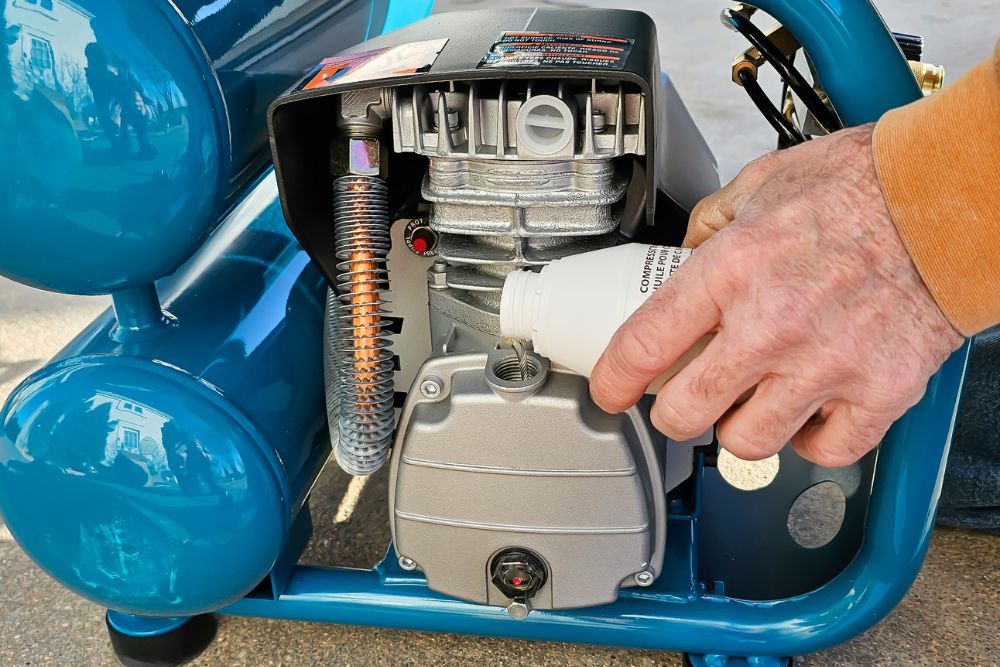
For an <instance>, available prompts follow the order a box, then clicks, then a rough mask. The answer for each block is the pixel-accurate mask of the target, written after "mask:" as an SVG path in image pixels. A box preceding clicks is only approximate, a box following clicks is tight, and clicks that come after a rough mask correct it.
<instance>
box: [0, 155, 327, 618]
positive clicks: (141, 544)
mask: <svg viewBox="0 0 1000 667" xmlns="http://www.w3.org/2000/svg"><path fill="white" fill-rule="evenodd" d="M160 288H161V292H162V293H163V295H164V306H165V308H166V309H167V310H168V311H169V312H170V313H171V314H172V315H173V316H174V317H175V318H176V321H175V323H174V324H173V325H171V326H165V327H162V328H159V329H156V330H150V331H145V332H142V333H140V334H136V335H132V336H125V337H124V340H123V342H119V341H116V340H115V338H121V336H116V335H113V334H114V332H115V327H116V326H117V324H116V323H115V320H114V318H113V316H112V314H111V312H110V311H109V312H108V313H105V314H104V315H103V316H101V317H100V318H98V319H97V320H96V321H95V322H94V323H93V324H91V325H90V326H89V327H88V328H87V329H85V330H84V331H83V332H82V333H81V334H80V335H79V336H77V338H76V339H75V340H73V341H72V342H71V343H70V344H69V345H68V346H67V347H66V348H65V349H64V350H63V351H62V352H60V353H59V354H58V355H56V357H55V358H54V359H53V360H52V361H51V362H50V363H49V364H48V365H47V366H45V367H44V368H42V369H41V370H39V371H38V372H37V373H35V374H33V375H31V376H30V377H28V378H27V379H26V380H25V381H24V382H22V383H21V384H20V385H19V386H18V387H17V388H16V389H15V390H14V391H13V393H12V394H11V396H10V398H9V399H8V400H7V402H6V404H5V405H4V406H3V408H2V410H0V516H2V517H3V519H4V521H5V522H6V524H7V526H8V528H9V529H10V531H11V533H12V534H13V535H14V537H15V538H16V539H17V541H18V543H19V544H20V545H21V546H22V547H23V548H24V550H25V551H26V552H27V553H28V555H29V556H31V557H32V559H33V560H35V561H36V562H37V563H38V564H39V565H40V566H41V567H42V568H43V569H44V570H46V571H47V572H48V573H49V574H51V575H52V576H53V577H55V578H56V579H57V580H59V581H60V582H62V583H63V584H64V585H66V586H67V587H69V588H70V589H72V590H74V591H76V592H77V593H79V594H80V595H83V596H84V597H87V598H89V599H90V600H93V601H94V602H97V603H98V604H102V605H105V606H107V607H110V608H112V609H116V610H119V611H127V612H130V613H135V614H146V615H161V616H182V615H188V614H195V613H199V612H203V611H208V610H211V609H216V608H219V607H221V606H222V605H224V604H226V603H228V602H231V601H233V600H236V599H237V598H239V597H240V596H242V595H244V594H246V593H247V592H248V591H250V590H251V589H253V588H254V587H255V585H256V584H258V583H259V582H260V581H261V580H262V579H263V578H264V577H265V576H266V575H267V574H268V572H269V571H270V569H271V567H272V565H274V563H275V560H276V559H277V557H278V554H279V552H280V551H281V549H282V548H283V546H284V545H285V544H286V542H287V541H288V539H289V530H290V528H291V525H292V522H293V521H294V520H295V517H296V515H297V514H298V512H299V510H300V509H301V507H302V504H303V502H304V500H305V496H306V494H307V493H308V491H309V489H310V487H311V486H312V483H313V481H314V480H315V478H316V476H317V474H318V473H319V470H320V468H321V466H322V465H323V463H324V462H325V460H326V459H327V457H328V454H329V451H330V445H329V438H328V436H327V433H326V429H325V428H324V426H325V420H324V411H323V405H324V398H323V383H322V346H321V337H322V313H323V297H324V295H325V283H324V282H323V280H322V278H321V277H320V275H319V273H318V271H316V270H315V269H314V268H313V266H312V264H311V263H310V262H309V258H308V256H307V255H306V253H305V252H304V251H303V250H302V249H301V248H300V247H299V245H298V243H297V242H296V241H295V239H294V238H292V237H291V235H290V233H289V232H288V229H287V227H286V226H285V224H284V220H283V219H282V216H281V210H280V206H279V204H278V201H277V188H276V186H275V183H274V178H273V175H269V176H267V178H265V179H264V181H262V182H261V183H260V184H259V185H257V186H256V187H255V188H254V190H253V191H252V192H251V193H250V194H249V196H248V197H247V198H246V199H245V200H244V201H243V202H242V203H241V204H240V205H239V206H238V207H237V208H236V210H235V211H234V212H233V214H232V215H231V216H230V217H229V219H228V220H227V221H226V222H225V223H223V225H222V226H221V227H220V228H219V229H218V230H217V231H216V233H215V234H214V235H213V236H212V238H211V239H210V240H209V242H208V243H207V244H206V245H205V246H204V247H203V248H202V249H201V250H200V251H199V252H198V253H197V254H196V255H195V256H194V257H193V258H192V259H191V261H190V262H188V264H187V265H186V266H185V267H184V268H182V269H181V271H179V272H178V273H177V275H176V276H175V277H174V278H172V279H170V280H169V281H167V282H165V283H161V285H160Z"/></svg>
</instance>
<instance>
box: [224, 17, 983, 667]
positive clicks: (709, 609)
mask: <svg viewBox="0 0 1000 667" xmlns="http://www.w3.org/2000/svg"><path fill="white" fill-rule="evenodd" d="M755 4H756V5H757V6H758V7H760V8H761V9H762V10H764V11H767V12H768V13H770V14H771V15H773V16H774V17H775V18H776V19H777V20H778V21H780V22H782V23H783V24H785V25H786V26H788V27H789V28H790V29H791V30H792V32H793V33H795V34H796V36H797V37H798V38H799V40H800V42H801V43H802V44H803V45H804V47H805V48H806V50H807V51H808V52H809V54H810V57H811V58H812V60H813V63H814V64H815V66H816V69H817V71H818V73H819V77H820V78H821V80H822V83H823V85H824V87H825V89H826V91H827V93H828V94H829V96H830V99H831V100H832V101H833V103H834V104H835V106H836V108H837V110H838V113H839V114H840V115H841V118H842V119H843V120H844V122H845V123H846V124H848V125H857V124H860V123H865V122H870V121H874V120H877V119H878V117H879V116H880V115H881V114H882V113H884V112H885V111H887V110H889V109H891V108H893V107H896V106H899V105H902V104H906V103H908V102H911V101H914V100H916V99H918V98H919V96H920V92H919V90H918V88H917V86H916V83H915V82H914V80H913V77H912V75H911V74H910V71H909V69H908V67H907V65H906V63H905V61H904V59H903V58H902V56H901V54H900V52H899V49H898V47H897V46H896V44H895V41H894V40H893V39H892V37H891V35H890V33H889V31H888V29H887V28H886V27H885V25H884V24H883V23H882V21H881V19H880V17H879V16H878V13H877V12H876V10H875V9H874V7H873V6H872V5H871V4H870V3H869V2H867V1H866V0H814V1H812V2H803V1H801V0H757V2H755ZM969 349H970V346H969V345H968V344H966V345H965V346H963V347H962V349H961V350H959V351H958V352H956V353H955V354H954V355H953V356H952V357H951V358H950V359H949V360H948V361H947V362H946V363H945V364H944V366H943V367H942V368H941V370H940V371H939V372H938V373H937V374H936V375H935V376H934V377H933V378H932V379H931V381H930V383H929V385H928V389H927V392H926V395H925V396H924V398H923V399H922V400H921V401H920V402H919V403H918V404H917V405H916V406H915V407H914V408H912V409H911V410H910V411H909V412H908V413H907V414H906V415H905V416H904V417H903V418H901V419H900V420H899V421H898V422H897V423H896V424H895V425H894V426H893V427H892V429H891V430H890V432H889V433H888V434H887V436H886V438H885V440H884V441H883V443H882V445H881V448H880V451H879V454H878V462H877V468H876V475H875V480H874V485H873V489H872V493H871V500H870V505H869V515H868V518H867V523H866V530H865V537H864V540H863V543H862V545H861V548H860V550H859V552H858V554H857V556H856V557H855V558H854V560H853V561H852V562H851V564H850V565H849V566H848V567H847V568H846V569H845V570H844V571H842V572H841V573H840V574H839V575H837V576H836V577H834V578H833V579H832V580H831V581H829V582H828V583H827V584H825V585H823V586H821V587H820V588H819V589H817V590H815V591H812V592H810V593H808V594H804V595H799V596H796V597H791V598H786V599H780V600H770V601H749V600H738V599H733V598H728V597H725V596H723V595H718V594H713V593H709V592H706V591H704V590H703V589H702V588H701V585H700V584H699V582H698V578H697V569H696V568H697V566H696V550H697V541H696V538H695V526H696V523H697V516H694V517H673V518H672V519H671V526H670V531H668V535H669V536H670V537H669V539H668V541H669V542H670V544H669V545H668V551H669V555H668V563H666V564H665V567H664V570H665V571H666V572H667V573H672V574H670V575H667V576H665V577H662V578H661V579H660V580H659V581H657V582H656V584H655V585H654V586H653V587H652V588H649V589H626V590H623V591H622V594H621V597H620V599H619V600H618V601H617V602H615V603H613V604H610V605H606V606H602V607H595V608H589V609H578V610H564V611H535V612H533V613H532V614H531V615H530V616H529V617H528V618H527V619H525V620H522V621H516V620H513V619H511V618H510V617H508V615H507V614H506V612H505V611H504V610H502V609H498V608H494V607H487V606H482V605H477V604H472V603H469V602H465V601H462V600H456V599H452V598H448V597H445V596H443V595H439V594H437V593H435V592H433V591H431V590H430V589H428V588H427V586H426V582H425V580H424V579H423V578H422V576H420V575H419V574H414V573H411V572H405V571H402V570H401V569H399V567H398V565H397V564H396V562H395V554H394V553H393V551H392V549H391V548H390V550H389V553H388V554H387V557H386V558H385V559H384V560H383V561H382V563H380V564H379V565H378V566H376V567H375V568H374V569H373V570H368V571H364V570H350V569H343V568H321V567H302V566H300V567H297V568H296V569H295V570H294V571H293V573H292V575H291V577H290V578H289V579H288V581H287V585H286V586H285V587H284V589H283V590H282V591H281V592H280V595H276V596H275V597H274V598H273V599H260V598H255V599H251V598H244V599H242V600H240V601H238V602H236V603H234V604H233V605H230V606H229V607H226V608H225V609H223V610H221V613H225V614H234V615H244V616H264V617H270V618H283V619H297V620H303V621H323V622H329V623H349V624H360V625H373V626H381V627H392V628H406V629H412V630H425V631H438V632H457V633H468V634H478V635H492V636H498V637H513V638H520V639H539V640H549V641H570V642H585V643H596V644H608V645H618V646H629V647H637V648H649V649H662V650H674V651H684V652H688V653H691V654H695V656H696V659H697V660H698V661H699V662H700V663H701V664H709V665H710V664H723V662H724V660H725V658H726V656H751V657H750V658H748V659H746V660H744V662H745V664H755V665H762V666H763V665H779V664H783V662H784V659H783V658H782V656H788V655H795V654H799V653H805V652H812V651H817V650H821V649H824V648H826V647H829V646H832V645H834V644H837V643H840V642H843V641H846V640H848V639H850V638H852V637H854V636H856V635H858V634H860V633H862V632H864V631H865V630H867V629H868V628H870V627H871V626H872V625H874V624H875V623H877V622H878V621H879V620H880V619H881V618H883V617H884V616H885V615H886V614H887V613H888V612H889V611H890V610H891V609H892V608H893V607H894V606H895V605H896V604H897V603H898V602H899V600H900V599H901V598H902V597H903V595H904V594H905V593H906V591H907V590H908V589H909V587H910V585H911V584H912V583H913V580H914V579H915V577H916V575H917V572H918V571H919V569H920V565H921V563H922V562H923V558H924V555H925V553H926V551H927V547H928V544H929V541H930V537H931V531H932V527H933V521H934V514H935V507H936V503H937V499H938V495H939V493H940V488H941V481H942V478H943V474H944V469H945V463H946V461H947V455H948V448H949V444H950V439H951V432H952V428H953V424H954V418H955V413H956V408H957V403H958V396H959V392H960V390H961V385H962V379H963V376H964V371H965V365H966V361H967V358H968V354H969ZM915 453H919V454H918V455H915Z"/></svg>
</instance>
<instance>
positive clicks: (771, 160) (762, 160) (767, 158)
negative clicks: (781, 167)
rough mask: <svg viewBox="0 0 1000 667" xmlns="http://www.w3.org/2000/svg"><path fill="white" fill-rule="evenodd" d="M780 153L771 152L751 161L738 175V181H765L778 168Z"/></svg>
mask: <svg viewBox="0 0 1000 667" xmlns="http://www.w3.org/2000/svg"><path fill="white" fill-rule="evenodd" d="M777 163H778V152H777V151H771V152H769V153H764V154H763V155H761V156H760V157H758V158H756V159H754V160H751V161H750V162H748V163H747V164H746V166H744V167H743V168H742V169H741V170H740V173H739V174H738V175H737V178H738V179H741V180H743V179H747V180H750V181H752V182H755V183H757V182H759V181H761V180H763V179H765V178H766V177H767V176H768V175H770V174H771V172H773V171H774V170H775V168H777Z"/></svg>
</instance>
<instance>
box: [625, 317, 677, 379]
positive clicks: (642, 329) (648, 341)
mask: <svg viewBox="0 0 1000 667" xmlns="http://www.w3.org/2000/svg"><path fill="white" fill-rule="evenodd" d="M662 336H663V331H662V330H661V328H660V327H659V326H658V325H657V324H656V322H655V321H654V318H652V317H649V316H643V317H640V318H637V319H635V320H633V321H631V322H629V323H628V324H627V325H626V326H625V327H624V328H622V330H621V331H620V332H619V337H618V340H617V345H615V346H614V347H613V348H612V350H613V353H614V354H613V355H612V359H613V361H614V362H616V363H615V366H617V367H618V368H619V369H620V370H626V371H628V370H631V371H634V372H637V373H643V374H645V373H652V372H657V371H658V370H659V368H660V365H661V363H662V361H661V360H662V359H663V354H664V352H663V346H662V345H661V343H660V340H661V337H662Z"/></svg>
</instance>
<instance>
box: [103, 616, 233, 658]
mask: <svg viewBox="0 0 1000 667" xmlns="http://www.w3.org/2000/svg"><path fill="white" fill-rule="evenodd" d="M105 623H106V624H107V626H108V637H109V638H110V639H111V649H112V650H113V651H114V652H115V657H117V658H118V660H119V662H121V663H122V664H123V665H125V667H177V666H178V665H183V664H184V663H186V662H189V661H191V660H194V659H195V658H197V657H198V656H199V655H201V653H202V651H204V650H205V649H206V648H208V646H209V644H211V643H212V640H213V639H214V638H215V631H216V629H217V627H218V624H217V622H216V620H215V616H213V615H212V614H202V615H200V616H191V617H177V618H151V617H147V616H133V615H132V614H123V613H121V612H117V611H109V612H108V613H107V615H106V616H105Z"/></svg>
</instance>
